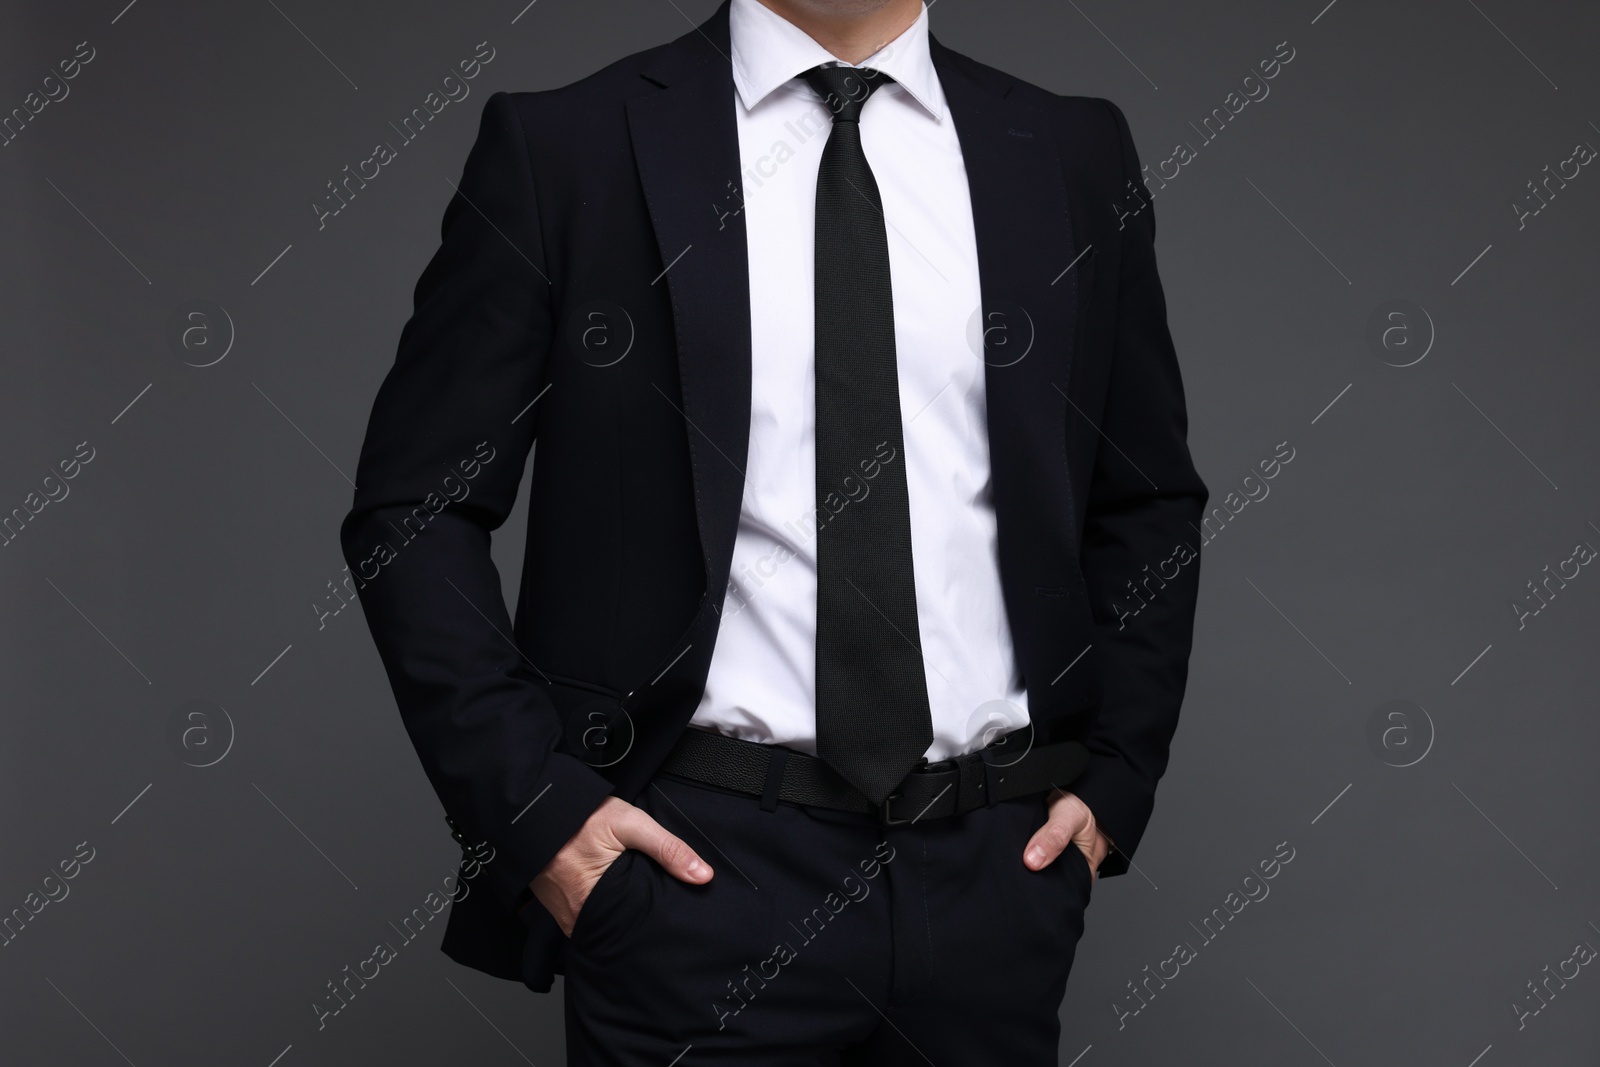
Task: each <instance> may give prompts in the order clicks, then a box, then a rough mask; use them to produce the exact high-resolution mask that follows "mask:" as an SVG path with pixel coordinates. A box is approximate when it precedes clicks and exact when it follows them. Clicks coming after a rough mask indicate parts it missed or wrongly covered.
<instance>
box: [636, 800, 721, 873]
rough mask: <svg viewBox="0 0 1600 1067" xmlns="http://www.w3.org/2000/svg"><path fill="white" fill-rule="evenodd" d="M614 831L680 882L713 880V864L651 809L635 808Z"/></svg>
mask: <svg viewBox="0 0 1600 1067" xmlns="http://www.w3.org/2000/svg"><path fill="white" fill-rule="evenodd" d="M613 832H614V833H615V834H616V835H617V840H618V841H619V842H621V843H622V844H623V845H624V846H626V847H628V848H636V849H638V850H639V851H640V852H643V853H644V854H645V855H647V856H649V857H650V858H651V859H653V860H655V861H656V862H657V863H659V864H661V867H662V869H663V870H665V871H666V872H667V873H668V874H670V875H672V877H674V878H676V879H678V881H680V882H688V883H690V884H691V885H703V884H704V883H706V882H709V881H711V873H712V872H711V866H710V865H709V864H708V863H706V861H705V860H703V859H701V858H700V857H699V855H698V854H697V853H696V852H695V850H694V849H692V848H690V847H689V845H688V843H687V842H685V841H684V840H683V839H682V838H680V837H678V836H677V835H675V834H672V833H669V832H668V831H667V829H666V828H665V827H663V826H662V825H661V824H660V823H658V822H656V821H655V819H653V818H651V817H650V814H649V813H648V812H645V811H642V810H640V809H638V808H635V809H633V811H632V812H630V813H629V816H628V818H626V819H625V820H623V821H622V822H621V823H620V824H619V825H617V826H616V827H614V829H613Z"/></svg>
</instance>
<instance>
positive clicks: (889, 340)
mask: <svg viewBox="0 0 1600 1067" xmlns="http://www.w3.org/2000/svg"><path fill="white" fill-rule="evenodd" d="M804 77H805V79H806V81H807V82H808V83H809V84H810V85H811V87H812V88H813V89H815V90H816V91H817V93H818V95H820V96H821V97H822V99H823V101H824V103H825V104H826V105H827V107H828V110H829V111H831V112H832V113H833V130H832V132H831V133H830V134H829V135H828V142H827V145H826V146H825V147H824V148H823V150H822V165H821V168H820V170H819V171H818V174H817V242H816V296H815V300H816V307H815V318H816V453H817V755H818V756H819V757H821V758H822V759H823V760H824V761H825V762H827V764H828V765H829V766H831V767H832V768H833V769H834V770H836V771H838V772H839V773H840V774H841V775H843V776H844V778H845V779H846V780H847V781H848V782H850V784H851V785H853V786H855V787H856V788H857V789H858V790H860V791H861V792H862V793H864V794H865V795H866V796H867V797H868V798H870V799H871V800H873V801H874V802H881V801H882V800H884V798H886V797H888V796H889V794H890V793H891V792H892V791H893V790H894V788H895V787H896V786H897V785H899V784H900V782H901V780H902V779H904V778H905V776H906V774H907V773H908V772H909V771H910V770H911V768H912V767H914V766H915V765H916V763H917V761H918V760H919V759H920V758H921V757H922V754H923V753H924V752H926V751H927V748H928V745H929V744H930V743H931V742H932V740H933V719H932V715H931V713H930V712H929V708H928V687H927V680H926V676H925V675H924V674H923V666H922V647H921V635H920V633H919V632H918V629H917V592H916V583H915V581H914V578H913V573H912V567H911V507H910V502H909V499H908V495H907V492H906V466H905V441H904V439H903V436H902V433H901V427H900V389H899V376H898V374H897V373H896V370H895V345H894V299H893V290H892V288H891V286H890V282H889V240H888V235H887V232H886V231H885V229H884V220H883V201H882V198H881V197H880V196H879V194H878V183H877V182H876V181H875V180H874V179H873V177H872V168H871V167H869V166H868V165H867V157H866V154H865V153H864V152H863V151H862V149H861V125H860V118H861V108H862V105H863V104H865V103H866V102H867V98H868V97H869V96H871V95H872V92H873V90H874V89H876V88H878V86H880V85H882V84H884V83H886V82H888V81H889V80H890V79H889V77H888V75H886V74H883V73H881V72H879V71H876V70H872V69H870V68H864V67H837V66H825V67H816V68H813V69H812V70H809V71H807V72H806V73H805V75H804Z"/></svg>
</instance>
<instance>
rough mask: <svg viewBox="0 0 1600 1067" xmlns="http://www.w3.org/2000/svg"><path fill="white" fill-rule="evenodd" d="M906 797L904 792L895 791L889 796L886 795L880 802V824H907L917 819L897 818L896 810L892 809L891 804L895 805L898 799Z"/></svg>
mask: <svg viewBox="0 0 1600 1067" xmlns="http://www.w3.org/2000/svg"><path fill="white" fill-rule="evenodd" d="M904 797H905V794H904V793H900V792H894V793H890V794H889V795H888V796H886V797H884V798H883V799H882V800H881V801H879V802H878V822H879V824H880V825H882V826H907V825H909V824H911V823H913V822H915V821H916V820H915V819H897V818H895V817H894V812H893V811H892V810H891V805H893V804H894V802H895V801H896V800H901V799H904Z"/></svg>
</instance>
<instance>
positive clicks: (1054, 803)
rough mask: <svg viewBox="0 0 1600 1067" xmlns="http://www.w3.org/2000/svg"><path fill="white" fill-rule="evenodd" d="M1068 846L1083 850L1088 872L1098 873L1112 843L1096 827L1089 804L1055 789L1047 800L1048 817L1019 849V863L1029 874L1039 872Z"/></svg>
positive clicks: (1097, 874) (1096, 875) (1095, 874)
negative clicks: (1020, 853)
mask: <svg viewBox="0 0 1600 1067" xmlns="http://www.w3.org/2000/svg"><path fill="white" fill-rule="evenodd" d="M1068 845H1071V846H1073V847H1074V848H1078V849H1080V850H1082V852H1083V855H1084V858H1085V859H1087V860H1088V861H1089V872H1090V874H1092V875H1093V876H1095V877H1099V874H1100V861H1102V860H1104V859H1105V858H1106V853H1107V852H1110V851H1111V842H1110V841H1108V840H1106V836H1105V834H1102V833H1101V832H1100V831H1099V830H1098V829H1096V828H1095V824H1094V813H1093V812H1091V811H1090V810H1089V805H1087V804H1085V803H1084V802H1083V801H1081V800H1079V799H1078V798H1077V796H1076V795H1074V794H1072V793H1064V792H1062V791H1061V790H1059V789H1057V790H1055V791H1054V792H1053V793H1052V795H1051V799H1050V817H1049V818H1048V819H1047V820H1046V821H1045V824H1044V825H1043V826H1041V827H1039V829H1038V830H1037V831H1036V832H1035V833H1034V835H1033V837H1032V839H1031V840H1029V841H1028V847H1027V848H1025V849H1023V850H1022V862H1023V863H1024V864H1026V865H1027V867H1028V869H1029V870H1030V871H1042V870H1044V869H1045V868H1046V867H1048V866H1050V864H1052V863H1054V862H1055V861H1056V858H1057V857H1058V856H1060V855H1061V853H1062V852H1063V851H1065V849H1066V848H1067V846H1068Z"/></svg>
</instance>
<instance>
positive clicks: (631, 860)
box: [565, 775, 1093, 1067]
mask: <svg viewBox="0 0 1600 1067" xmlns="http://www.w3.org/2000/svg"><path fill="white" fill-rule="evenodd" d="M639 804H640V806H641V807H643V808H645V809H646V810H647V811H649V812H650V814H651V815H652V816H653V817H654V818H655V819H656V820H657V821H658V822H660V823H661V824H662V825H663V826H665V827H666V828H667V829H668V830H670V831H672V832H673V833H675V834H677V835H678V836H679V837H681V838H683V839H684V840H685V841H687V842H689V844H690V845H691V846H692V847H693V848H694V849H695V850H696V851H697V852H699V854H700V855H701V856H702V857H703V858H704V859H706V861H707V862H709V863H710V864H711V866H712V869H713V870H714V871H715V877H713V878H712V880H711V881H710V882H709V883H707V884H705V885H701V886H693V885H687V884H685V883H683V882H679V881H678V880H676V879H674V878H672V877H671V876H670V875H668V874H666V873H665V872H664V871H663V870H662V869H661V867H660V866H659V865H658V864H657V863H656V862H655V861H654V860H652V859H650V858H649V857H647V856H645V855H643V854H642V853H639V852H635V851H632V850H630V851H628V852H626V853H624V854H623V855H622V856H621V857H620V858H619V859H618V860H617V861H616V862H615V863H614V864H613V865H612V866H611V867H610V868H609V869H608V870H607V871H606V872H605V873H604V874H603V875H602V876H601V878H600V881H599V882H598V883H597V884H596V885H595V888H594V892H593V894H592V895H591V896H590V897H589V899H588V901H587V902H586V903H585V904H584V907H583V910H582V911H581V912H580V913H579V915H578V921H577V925H576V926H575V927H574V928H573V931H572V939H571V942H570V943H569V945H568V951H567V968H566V986H565V989H566V994H565V995H566V1026H567V1049H568V1053H567V1062H568V1064H569V1065H574V1067H599V1065H626V1067H634V1065H649V1067H667V1065H668V1064H677V1065H678V1067H693V1065H697V1064H739V1065H741V1067H801V1065H804V1067H818V1065H823V1064H827V1065H835V1067H858V1065H859V1067H865V1065H872V1067H896V1065H900V1064H917V1065H925V1064H928V1063H933V1064H936V1065H938V1067H978V1065H983V1064H998V1065H1005V1067H1034V1065H1043V1064H1055V1063H1056V1062H1057V1047H1058V1044H1059V1041H1060V1029H1061V1027H1060V1020H1059V1017H1058V1014H1057V1013H1058V1011H1059V1009H1060V1006H1061V1001H1062V998H1063V996H1064V994H1065V991H1066V984H1067V973H1068V971H1069V970H1070V969H1071V967H1072V958H1073V953H1074V951H1075V949H1076V947H1077V943H1078V939H1079V937H1080V936H1081V935H1082V933H1083V916H1084V909H1085V908H1086V907H1087V905H1088V903H1089V895H1090V890H1091V887H1092V882H1093V880H1092V878H1091V877H1090V873H1089V864H1088V861H1087V860H1085V859H1084V857H1083V854H1082V852H1081V851H1080V850H1079V849H1078V848H1077V847H1075V846H1069V847H1068V848H1067V850H1066V851H1065V852H1064V853H1063V854H1062V856H1061V857H1060V858H1059V859H1058V860H1056V862H1055V863H1053V864H1051V865H1050V866H1049V867H1047V868H1045V869H1044V870H1043V871H1037V872H1036V871H1030V870H1028V869H1027V868H1026V867H1024V866H1023V865H1022V850H1023V847H1024V845H1026V843H1027V841H1028V839H1029V837H1031V836H1032V834H1033V832H1034V831H1035V830H1037V829H1038V828H1039V827H1040V826H1041V825H1043V824H1044V820H1045V814H1046V810H1045V797H1044V795H1043V794H1041V795H1039V796H1035V797H1028V798H1023V799H1017V800H1010V801H1004V802H1001V803H998V804H995V805H993V806H992V807H988V808H979V809H978V810H976V811H973V812H969V813H968V814H966V815H962V816H956V817H952V818H944V819H931V820H928V821H926V822H923V821H918V822H915V823H913V824H911V825H904V826H892V827H883V826H880V825H879V823H878V821H877V820H876V819H875V818H873V817H871V816H865V815H853V814H848V813H839V812H829V811H823V810H819V809H810V808H796V807H791V806H789V805H784V804H780V805H778V806H777V808H776V810H772V811H763V810H762V808H761V804H760V801H759V800H758V799H756V798H753V797H746V796H741V795H738V794H735V793H731V792H726V791H723V790H718V789H713V788H711V787H707V786H704V785H699V784H697V783H692V782H688V781H685V780H682V779H676V778H672V777H669V776H665V775H663V776H661V777H658V778H657V779H656V781H655V782H654V783H652V785H651V786H650V787H649V788H648V789H647V790H646V791H645V794H644V796H642V797H641V798H640V800H639Z"/></svg>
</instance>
